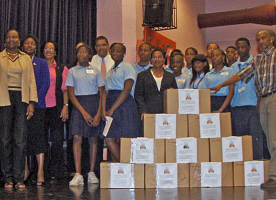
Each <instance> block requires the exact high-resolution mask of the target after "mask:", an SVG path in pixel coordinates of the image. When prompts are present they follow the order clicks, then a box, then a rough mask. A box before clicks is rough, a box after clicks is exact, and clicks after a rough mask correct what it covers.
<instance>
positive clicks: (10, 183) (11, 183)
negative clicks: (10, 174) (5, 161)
mask: <svg viewBox="0 0 276 200" xmlns="http://www.w3.org/2000/svg"><path fill="white" fill-rule="evenodd" d="M10 188H13V182H11V181H10V182H7V183H5V189H10Z"/></svg>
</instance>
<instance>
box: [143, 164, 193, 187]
mask: <svg viewBox="0 0 276 200" xmlns="http://www.w3.org/2000/svg"><path fill="white" fill-rule="evenodd" d="M155 167H156V165H155V164H146V165H145V188H156V172H155ZM189 168H190V167H189V164H184V163H178V164H177V182H178V187H189V180H190V177H189Z"/></svg>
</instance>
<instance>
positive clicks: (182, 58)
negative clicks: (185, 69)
mask: <svg viewBox="0 0 276 200" xmlns="http://www.w3.org/2000/svg"><path fill="white" fill-rule="evenodd" d="M176 56H179V57H181V60H182V62H183V63H184V57H183V56H182V55H180V54H177V55H175V56H173V57H170V62H171V61H172V59H173V58H175V57H176Z"/></svg>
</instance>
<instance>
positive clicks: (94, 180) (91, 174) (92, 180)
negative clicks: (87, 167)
mask: <svg viewBox="0 0 276 200" xmlns="http://www.w3.org/2000/svg"><path fill="white" fill-rule="evenodd" d="M87 182H88V183H99V179H98V178H97V177H96V175H95V173H94V172H89V173H88V179H87Z"/></svg>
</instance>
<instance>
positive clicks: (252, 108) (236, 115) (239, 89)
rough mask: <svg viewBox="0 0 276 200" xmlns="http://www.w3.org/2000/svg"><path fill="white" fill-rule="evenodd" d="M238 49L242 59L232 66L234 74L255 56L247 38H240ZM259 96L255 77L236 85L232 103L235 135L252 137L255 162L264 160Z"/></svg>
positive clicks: (237, 43)
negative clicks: (258, 109) (258, 105)
mask: <svg viewBox="0 0 276 200" xmlns="http://www.w3.org/2000/svg"><path fill="white" fill-rule="evenodd" d="M236 47H237V51H238V54H239V56H240V58H239V59H238V61H237V62H235V63H234V64H233V65H232V69H233V70H234V74H236V73H238V72H239V71H241V70H242V69H243V68H245V67H246V66H247V65H249V63H250V62H251V60H252V59H253V56H252V55H250V42H249V40H248V39H247V38H239V39H237V41H236ZM257 101H258V98H257V95H256V91H255V85H254V77H253V78H252V79H251V80H250V81H249V82H248V83H244V82H243V81H242V80H241V81H238V82H237V83H236V84H235V93H234V96H233V99H232V102H231V106H232V121H233V134H234V135H236V136H242V135H249V134H250V135H252V140H253V141H252V142H253V157H254V160H256V159H262V158H263V155H264V154H263V149H264V146H263V144H264V142H263V134H264V133H263V129H262V127H261V124H260V116H259V114H258V111H257Z"/></svg>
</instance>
